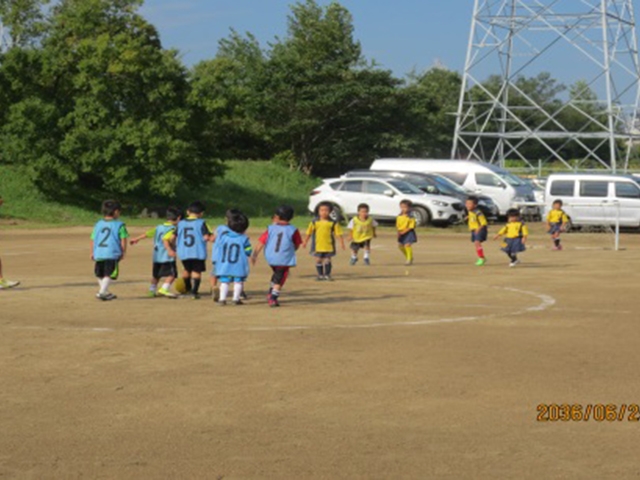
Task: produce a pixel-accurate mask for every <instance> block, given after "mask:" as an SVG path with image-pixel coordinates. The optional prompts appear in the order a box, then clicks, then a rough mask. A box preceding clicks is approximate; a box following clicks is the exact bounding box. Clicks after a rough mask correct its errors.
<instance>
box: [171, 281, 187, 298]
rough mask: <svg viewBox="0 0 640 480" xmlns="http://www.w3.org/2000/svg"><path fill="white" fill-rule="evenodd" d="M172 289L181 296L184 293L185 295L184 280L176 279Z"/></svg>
mask: <svg viewBox="0 0 640 480" xmlns="http://www.w3.org/2000/svg"><path fill="white" fill-rule="evenodd" d="M173 288H175V289H176V292H178V293H179V294H181V295H184V294H185V293H187V285H186V284H185V283H184V278H182V277H180V278H178V279H177V280H176V281H175V283H174V284H173Z"/></svg>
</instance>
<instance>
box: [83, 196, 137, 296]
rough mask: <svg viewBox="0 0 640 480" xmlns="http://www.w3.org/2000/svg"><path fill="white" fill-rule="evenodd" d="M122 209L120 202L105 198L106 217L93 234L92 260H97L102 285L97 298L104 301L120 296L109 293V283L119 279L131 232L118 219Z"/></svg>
mask: <svg viewBox="0 0 640 480" xmlns="http://www.w3.org/2000/svg"><path fill="white" fill-rule="evenodd" d="M121 211H122V207H121V205H120V203H118V202H116V201H115V200H105V201H104V202H103V203H102V215H104V218H103V219H102V220H100V221H99V222H98V223H96V225H95V227H94V228H93V233H92V234H91V252H92V253H91V260H94V261H95V262H96V265H95V274H96V277H97V278H98V285H99V286H100V291H99V292H98V293H97V294H96V298H98V299H99V300H102V301H104V302H108V301H110V300H115V299H116V298H118V297H116V296H115V295H114V294H112V293H109V285H110V283H111V281H112V280H117V279H118V273H119V269H118V266H119V263H120V262H121V261H122V260H124V256H125V254H126V252H127V238H129V233H128V232H127V227H126V226H125V224H124V223H122V222H121V221H119V220H118V218H119V217H120V212H121Z"/></svg>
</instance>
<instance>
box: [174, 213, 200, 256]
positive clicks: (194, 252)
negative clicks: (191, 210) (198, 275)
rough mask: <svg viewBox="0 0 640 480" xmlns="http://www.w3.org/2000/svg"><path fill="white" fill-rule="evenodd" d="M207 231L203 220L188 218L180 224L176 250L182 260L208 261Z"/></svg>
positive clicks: (177, 232)
mask: <svg viewBox="0 0 640 480" xmlns="http://www.w3.org/2000/svg"><path fill="white" fill-rule="evenodd" d="M205 230H206V227H205V222H204V220H202V219H201V218H187V219H185V220H181V221H180V222H179V223H178V228H177V231H176V237H177V238H176V249H177V252H178V257H180V260H206V259H207V241H206V240H205V238H204V232H205Z"/></svg>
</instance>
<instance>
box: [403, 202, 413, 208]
mask: <svg viewBox="0 0 640 480" xmlns="http://www.w3.org/2000/svg"><path fill="white" fill-rule="evenodd" d="M400 205H401V206H402V205H405V206H407V207H409V208H411V207H413V202H412V201H411V200H402V201H401V202H400Z"/></svg>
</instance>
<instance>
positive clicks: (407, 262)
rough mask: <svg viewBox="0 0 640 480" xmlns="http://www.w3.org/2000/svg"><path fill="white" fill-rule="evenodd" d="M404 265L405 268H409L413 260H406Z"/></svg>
mask: <svg viewBox="0 0 640 480" xmlns="http://www.w3.org/2000/svg"><path fill="white" fill-rule="evenodd" d="M405 265H406V266H407V267H410V266H411V265H413V260H407V261H406V262H405Z"/></svg>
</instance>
